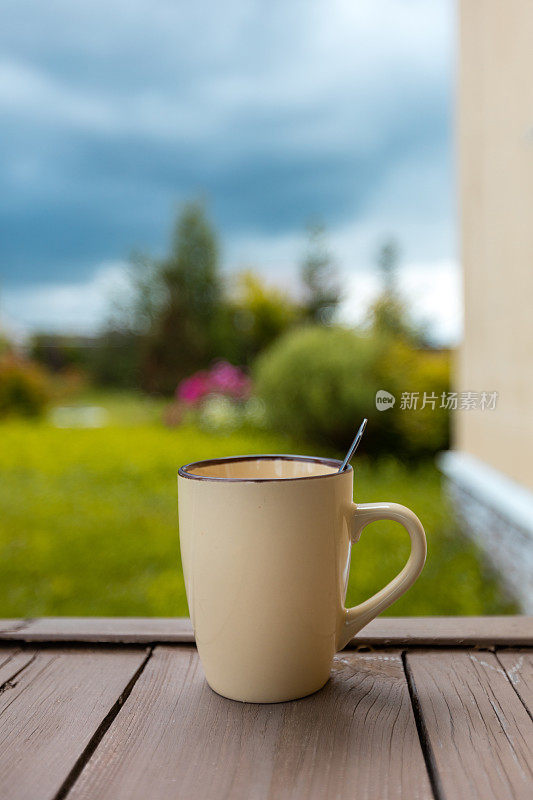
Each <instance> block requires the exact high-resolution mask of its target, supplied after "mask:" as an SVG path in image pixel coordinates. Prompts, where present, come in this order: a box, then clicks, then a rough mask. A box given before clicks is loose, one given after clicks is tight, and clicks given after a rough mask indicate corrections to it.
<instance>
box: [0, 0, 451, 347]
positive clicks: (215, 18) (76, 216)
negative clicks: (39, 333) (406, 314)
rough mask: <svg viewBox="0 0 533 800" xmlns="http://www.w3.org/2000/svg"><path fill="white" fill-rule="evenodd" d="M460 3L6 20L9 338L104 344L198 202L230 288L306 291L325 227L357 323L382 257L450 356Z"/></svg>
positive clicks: (347, 314) (4, 302)
mask: <svg viewBox="0 0 533 800" xmlns="http://www.w3.org/2000/svg"><path fill="white" fill-rule="evenodd" d="M454 25H455V21H454V13H453V4H452V2H451V0H432V2H430V3H428V2H427V0H357V1H356V2H354V0H270V2H268V3H265V2H264V1H263V0H226V2H224V3H219V2H216V0H195V2H190V1H189V2H187V1H186V0H124V1H123V0H76V2H72V0H47V2H46V3H43V2H42V0H4V2H3V4H2V24H1V25H0V270H1V276H0V318H1V319H2V322H3V324H4V325H5V326H10V327H11V328H17V327H18V328H20V329H25V330H28V329H35V328H37V327H41V328H43V327H45V328H54V329H61V328H65V329H69V330H85V331H87V330H93V329H95V328H97V326H98V325H99V324H100V323H101V321H102V319H103V317H104V316H105V313H106V306H107V298H108V297H109V295H110V294H113V293H116V292H120V291H122V287H123V286H124V278H123V265H124V263H125V261H126V260H127V258H128V255H129V253H131V251H132V250H134V249H142V250H145V251H150V252H152V253H154V254H162V253H163V252H164V251H165V247H166V244H167V241H168V235H169V230H170V226H171V222H172V219H173V216H174V215H175V213H176V209H177V208H178V207H179V204H180V203H181V202H183V201H184V200H186V199H188V198H191V197H194V196H201V197H204V198H205V199H206V202H207V204H208V207H209V210H210V213H211V216H212V218H213V220H214V222H215V223H216V225H217V226H218V228H219V231H220V233H221V237H222V243H223V257H224V267H225V269H226V270H228V271H231V270H236V269H239V268H242V267H244V266H250V265H252V266H256V267H257V268H258V269H260V270H261V271H262V272H263V274H265V276H268V279H269V280H271V281H273V282H278V283H285V284H287V285H291V283H294V281H295V276H296V271H297V263H298V260H299V258H300V257H301V253H302V249H303V233H302V232H303V229H304V227H305V225H306V223H307V222H308V221H309V220H312V219H320V220H322V221H324V222H325V223H326V224H327V226H328V229H329V239H330V246H331V249H332V250H333V251H334V253H335V254H336V257H337V261H338V264H339V268H340V270H341V271H342V274H343V276H344V280H345V285H346V295H347V299H346V303H345V307H344V309H343V316H344V318H345V319H347V320H356V319H357V318H359V316H360V315H361V313H362V310H363V307H364V305H365V303H367V302H368V299H369V298H370V297H371V296H372V294H373V292H374V291H375V289H376V279H375V272H374V267H373V264H374V261H375V254H376V249H377V247H378V245H379V243H380V241H382V240H383V238H384V237H387V236H389V235H393V236H395V237H396V238H397V239H398V240H399V242H400V243H401V246H402V251H403V267H402V281H401V282H402V286H404V288H405V291H406V292H409V294H410V296H411V297H412V298H413V301H414V303H415V313H416V314H417V315H419V316H426V317H429V318H431V319H432V320H433V323H434V326H435V332H436V336H438V337H440V338H441V339H446V338H453V337H455V336H456V335H457V331H458V324H459V323H458V320H459V316H460V313H459V298H458V270H457V242H456V221H455V199H454V172H453V150H452V107H453V84H454Z"/></svg>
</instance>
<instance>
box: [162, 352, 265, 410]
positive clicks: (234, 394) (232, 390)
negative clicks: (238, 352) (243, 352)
mask: <svg viewBox="0 0 533 800" xmlns="http://www.w3.org/2000/svg"><path fill="white" fill-rule="evenodd" d="M251 389H252V383H251V381H250V378H248V376H247V375H246V374H245V373H244V372H243V371H242V369H239V367H234V366H233V364H230V363H229V362H228V361H217V362H216V364H214V365H213V367H212V368H211V369H210V371H209V372H206V371H204V370H203V371H201V372H195V373H194V375H191V376H190V377H189V378H185V380H183V381H182V382H181V383H180V384H179V386H178V388H177V390H176V397H177V399H178V400H181V401H182V402H183V403H185V405H195V404H198V403H200V402H201V401H202V400H203V399H204V398H205V397H206V396H207V395H209V394H222V395H225V396H226V397H231V398H232V399H233V400H246V399H247V398H248V397H249V395H250V392H251Z"/></svg>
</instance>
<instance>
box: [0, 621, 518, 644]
mask: <svg viewBox="0 0 533 800" xmlns="http://www.w3.org/2000/svg"><path fill="white" fill-rule="evenodd" d="M10 622H11V623H12V625H13V624H14V623H16V621H15V620H11V621H10ZM2 630H3V629H2V621H1V620H0V640H4V641H27V642H42V641H59V642H60V641H64V642H110V643H122V644H159V643H165V644H167V643H168V644H172V643H175V642H179V643H182V642H193V641H194V636H193V632H192V626H191V622H190V620H189V619H188V618H186V617H175V618H170V617H167V618H164V617H145V618H135V617H120V618H102V617H43V618H41V619H35V620H29V621H28V622H27V623H24V622H23V621H22V620H19V621H18V627H17V625H14V626H13V627H12V629H7V630H4V631H3V632H1V631H2ZM367 646H368V647H417V646H443V647H450V646H453V647H470V646H480V647H491V646H514V647H530V646H533V617H526V616H507V617H501V616H500V617H378V618H377V619H375V620H372V622H370V623H369V624H368V625H367V626H366V627H365V628H364V629H363V630H362V631H361V632H360V633H359V634H357V636H355V637H354V639H352V642H351V644H350V645H349V647H351V648H357V647H367Z"/></svg>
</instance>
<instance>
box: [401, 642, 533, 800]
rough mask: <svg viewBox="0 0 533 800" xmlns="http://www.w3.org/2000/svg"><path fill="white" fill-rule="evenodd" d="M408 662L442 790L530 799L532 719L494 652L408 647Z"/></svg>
mask: <svg viewBox="0 0 533 800" xmlns="http://www.w3.org/2000/svg"><path fill="white" fill-rule="evenodd" d="M406 663H407V670H408V675H409V678H410V681H411V686H412V691H413V695H414V698H415V701H416V703H415V704H416V706H417V707H418V708H419V711H420V714H421V717H422V720H421V727H422V730H423V733H424V741H425V743H426V745H427V747H428V751H429V756H430V759H431V762H432V764H433V769H434V770H435V775H436V785H437V787H438V788H439V794H440V795H441V796H442V797H444V798H454V799H455V798H458V800H459V798H466V797H467V798H469V800H476V798H480V800H491V799H493V800H502V798H515V800H518V799H520V800H522V798H523V800H526V798H527V800H530V798H531V796H532V794H533V724H532V722H531V719H530V718H529V716H528V714H527V712H526V710H525V708H524V706H523V705H522V703H521V702H520V700H519V698H518V697H517V695H516V693H515V692H514V690H513V687H512V686H511V684H510V683H509V680H508V679H507V676H506V674H505V672H504V670H503V669H502V667H501V666H500V664H499V663H498V660H497V659H496V657H495V656H494V655H493V654H492V653H488V652H483V653H478V652H472V651H461V650H450V651H446V650H439V651H435V650H432V651H426V652H424V651H422V652H417V651H412V652H408V653H407V656H406Z"/></svg>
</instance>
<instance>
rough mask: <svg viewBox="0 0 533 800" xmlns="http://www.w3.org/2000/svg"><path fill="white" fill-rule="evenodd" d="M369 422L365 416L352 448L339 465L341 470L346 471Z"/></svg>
mask: <svg viewBox="0 0 533 800" xmlns="http://www.w3.org/2000/svg"><path fill="white" fill-rule="evenodd" d="M367 422H368V420H367V418H366V417H365V418H364V420H363V421H362V423H361V427H360V428H359V430H358V431H357V433H356V434H355V439H354V440H353V442H352V443H351V445H350V449H349V450H348V452H347V453H346V458H345V459H344V461H343V462H342V464H341V466H340V467H339V472H344V470H345V469H346V467H347V466H348V464H349V463H350V461H351V460H352V457H353V454H354V453H355V451H356V450H357V448H358V447H359V442H360V441H361V439H362V438H363V433H364V432H365V428H366V423H367Z"/></svg>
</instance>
